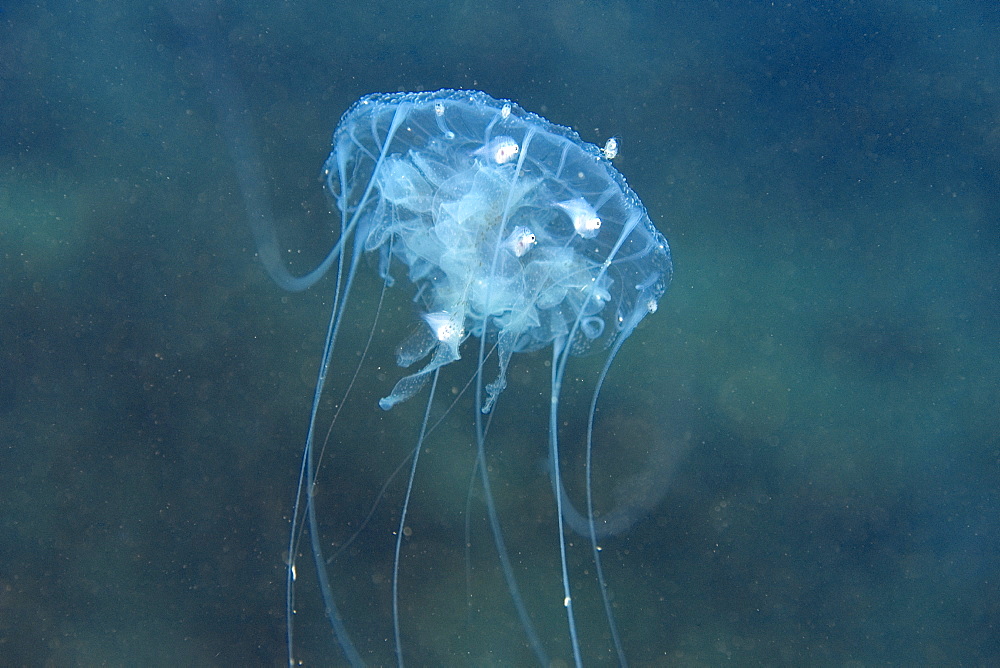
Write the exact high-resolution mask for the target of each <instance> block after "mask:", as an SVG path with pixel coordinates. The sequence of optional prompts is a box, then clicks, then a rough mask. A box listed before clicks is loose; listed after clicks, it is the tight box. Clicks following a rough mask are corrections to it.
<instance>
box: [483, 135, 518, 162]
mask: <svg viewBox="0 0 1000 668" xmlns="http://www.w3.org/2000/svg"><path fill="white" fill-rule="evenodd" d="M520 150H521V147H520V146H518V145H517V142H516V141H514V140H513V139H511V138H510V137H495V138H493V139H492V140H491V141H490V143H489V144H487V145H486V146H483V147H482V148H480V149H477V150H476V151H475V152H474V153H473V155H485V156H489V158H490V160H492V161H493V162H495V163H497V164H498V165H502V164H504V163H506V162H510V161H511V160H513V159H514V156H516V155H517V153H518V151H520Z"/></svg>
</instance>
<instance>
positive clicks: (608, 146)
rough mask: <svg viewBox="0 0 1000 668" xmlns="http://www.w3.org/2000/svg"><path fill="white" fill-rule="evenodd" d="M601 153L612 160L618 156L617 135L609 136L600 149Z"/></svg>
mask: <svg viewBox="0 0 1000 668" xmlns="http://www.w3.org/2000/svg"><path fill="white" fill-rule="evenodd" d="M601 155H603V156H604V157H605V159H607V160H614V159H615V158H616V157H617V156H618V137H610V138H609V139H608V141H606V142H605V143H604V148H602V149H601Z"/></svg>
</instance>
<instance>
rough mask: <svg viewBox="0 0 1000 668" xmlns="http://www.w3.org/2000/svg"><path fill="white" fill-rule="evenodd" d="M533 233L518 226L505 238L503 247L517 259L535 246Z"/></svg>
mask: <svg viewBox="0 0 1000 668" xmlns="http://www.w3.org/2000/svg"><path fill="white" fill-rule="evenodd" d="M535 241H536V239H535V233H534V232H532V231H531V230H529V229H528V228H527V227H524V226H523V225H518V226H517V227H515V228H514V231H513V232H511V233H510V236H509V237H507V241H505V242H504V243H505V245H506V246H507V248H508V249H509V250H510V252H512V253H513V254H514V255H516V256H517V257H521V256H523V255H524V254H525V253H527V252H528V251H529V250H531V248H532V247H533V246H534V245H535Z"/></svg>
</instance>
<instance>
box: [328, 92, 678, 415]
mask: <svg viewBox="0 0 1000 668" xmlns="http://www.w3.org/2000/svg"><path fill="white" fill-rule="evenodd" d="M606 155H607V154H606V152H605V151H602V149H600V148H598V147H596V146H594V145H593V144H588V143H586V142H583V141H582V140H581V139H580V137H579V136H578V135H577V134H576V132H574V131H573V130H571V129H569V128H565V127H562V126H559V125H555V124H553V123H550V122H549V121H547V120H545V119H544V118H542V117H540V116H537V115H536V114H532V113H530V112H527V111H524V110H523V109H521V108H520V107H518V106H517V105H515V104H513V103H511V102H507V101H501V100H495V99H493V98H491V97H489V96H488V95H485V94H484V93H479V92H471V91H453V90H443V91H437V92H434V93H398V94H390V95H372V96H368V97H366V98H363V99H362V100H360V101H359V102H358V103H357V104H355V105H354V107H352V108H351V109H350V110H349V111H348V112H347V113H346V114H345V115H344V117H343V119H342V120H341V123H340V125H339V126H338V128H337V132H336V135H335V138H334V151H333V153H332V154H331V156H330V159H329V161H328V162H327V166H326V173H327V175H328V181H329V185H330V188H331V191H332V192H333V193H334V195H335V196H336V197H337V201H338V202H339V203H340V207H341V209H342V210H343V211H345V212H350V213H351V218H352V219H353V220H355V221H357V222H356V225H357V230H356V232H355V234H358V235H360V236H361V237H362V239H363V240H364V247H365V249H366V250H371V251H378V252H379V253H380V254H382V256H383V266H390V265H392V264H395V263H401V264H402V265H404V266H406V267H407V268H408V271H409V274H410V276H411V279H413V280H414V283H416V285H417V288H418V293H419V294H420V295H421V302H422V305H423V308H424V311H425V312H426V313H448V314H463V316H464V319H465V322H464V323H463V327H462V328H461V329H462V331H464V332H465V333H466V334H467V335H472V336H476V337H486V338H487V340H488V341H489V342H491V343H492V342H496V343H497V346H498V353H499V354H498V362H499V369H498V372H497V373H498V377H497V379H496V381H494V383H493V384H491V390H490V392H489V397H488V398H487V401H486V403H485V404H484V405H485V406H486V407H487V408H488V407H489V406H490V405H492V403H493V402H494V401H495V400H496V397H497V395H498V394H499V392H500V390H501V389H502V388H503V387H504V385H505V379H504V378H505V375H506V369H507V364H508V362H509V359H510V355H511V354H513V353H517V352H522V351H528V350H535V349H538V348H542V347H544V346H547V345H549V344H551V343H553V342H555V341H556V340H558V339H560V338H561V337H565V338H567V339H568V341H567V342H568V347H569V349H570V350H571V351H572V352H573V353H574V354H579V353H583V352H586V351H587V350H590V349H592V348H594V347H598V348H600V347H605V346H608V345H610V344H611V343H612V342H614V340H615V339H616V338H617V337H618V336H619V335H620V334H621V333H622V332H623V331H625V330H626V328H627V329H628V330H629V331H631V327H634V325H635V324H637V322H638V320H639V319H641V316H642V315H644V314H645V313H648V312H649V309H648V307H647V305H648V303H649V302H650V301H651V300H652V301H654V302H655V301H656V300H657V299H658V298H659V297H660V295H662V294H663V292H664V290H665V289H666V286H667V283H668V281H669V279H670V272H671V265H670V253H669V249H668V246H667V242H666V240H665V239H664V238H663V236H662V235H661V234H660V233H659V232H658V231H657V230H656V228H655V227H654V226H653V224H652V222H651V221H650V220H649V216H648V215H647V214H646V210H645V208H644V207H643V206H642V203H641V202H640V201H639V198H638V197H636V195H635V194H634V193H633V192H632V190H631V189H630V188H629V187H628V186H627V185H626V183H625V180H624V178H623V177H622V176H621V174H620V173H619V172H618V171H617V170H616V169H615V168H614V167H613V166H612V165H611V164H610V163H609V161H608V160H607V157H606ZM527 234H530V235H531V237H527V236H526V235H527ZM529 238H530V239H531V240H532V241H531V242H530V243H529V242H528V241H527V239H529ZM390 241H391V243H390ZM505 249H506V250H511V249H513V250H514V252H513V254H512V253H510V252H502V251H503V250H505ZM529 250H530V252H528V251H529ZM584 319H586V320H584ZM598 321H600V325H598V324H597V322H598ZM626 334H627V332H626ZM428 352H430V351H428ZM457 355H458V351H457V348H455V350H454V351H453V354H451V355H439V356H436V357H434V358H433V359H432V360H431V362H430V363H429V364H428V365H427V366H426V367H424V369H422V370H420V371H418V372H416V373H415V374H412V375H411V376H410V377H408V378H405V379H403V380H401V381H400V383H399V385H397V387H396V388H395V389H394V391H393V392H392V393H390V394H389V395H388V396H387V397H386V398H385V399H384V400H383V402H382V406H383V407H384V408H391V407H392V406H394V405H396V404H397V403H399V402H400V401H405V400H406V399H408V398H409V397H411V396H412V395H413V394H414V393H415V392H416V391H418V390H419V389H420V387H421V386H422V385H423V381H425V380H426V379H427V377H428V374H429V373H431V372H433V371H434V370H436V369H437V368H440V366H441V365H443V364H447V363H448V362H451V361H454V359H457ZM415 381H416V382H415Z"/></svg>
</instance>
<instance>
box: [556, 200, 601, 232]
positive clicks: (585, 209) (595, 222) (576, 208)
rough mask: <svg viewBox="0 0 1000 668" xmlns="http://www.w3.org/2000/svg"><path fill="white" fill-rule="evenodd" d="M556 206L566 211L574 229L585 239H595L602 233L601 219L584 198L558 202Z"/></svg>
mask: <svg viewBox="0 0 1000 668" xmlns="http://www.w3.org/2000/svg"><path fill="white" fill-rule="evenodd" d="M556 206H557V207H559V208H560V209H562V210H563V211H565V212H566V213H567V214H568V215H569V217H570V219H571V220H572V221H573V229H575V230H576V233H577V234H579V235H580V236H581V237H583V238H584V239H593V238H594V237H596V236H597V233H598V232H600V231H601V219H600V218H599V217H598V216H597V212H595V211H594V208H593V207H592V206H590V204H588V203H587V200H585V199H583V198H582V197H577V198H576V199H571V200H567V201H565V202H556Z"/></svg>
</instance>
